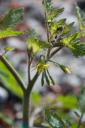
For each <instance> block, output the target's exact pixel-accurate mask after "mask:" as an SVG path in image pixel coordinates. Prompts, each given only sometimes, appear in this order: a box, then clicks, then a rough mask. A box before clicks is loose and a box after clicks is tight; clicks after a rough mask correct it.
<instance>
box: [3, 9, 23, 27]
mask: <svg viewBox="0 0 85 128" xmlns="http://www.w3.org/2000/svg"><path fill="white" fill-rule="evenodd" d="M23 13H24V9H23V8H18V9H11V10H10V11H9V12H8V14H6V15H5V16H4V18H2V20H1V21H0V27H1V28H2V29H6V28H9V27H14V26H15V25H16V24H17V23H20V22H21V21H22V20H23Z"/></svg>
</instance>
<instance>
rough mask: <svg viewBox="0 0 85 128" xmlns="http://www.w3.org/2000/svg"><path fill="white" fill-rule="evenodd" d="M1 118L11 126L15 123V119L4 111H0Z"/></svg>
mask: <svg viewBox="0 0 85 128" xmlns="http://www.w3.org/2000/svg"><path fill="white" fill-rule="evenodd" d="M0 119H1V120H3V121H4V122H5V123H7V124H8V125H11V126H12V125H13V120H12V119H11V118H9V117H8V116H7V115H5V114H4V113H2V112H0Z"/></svg>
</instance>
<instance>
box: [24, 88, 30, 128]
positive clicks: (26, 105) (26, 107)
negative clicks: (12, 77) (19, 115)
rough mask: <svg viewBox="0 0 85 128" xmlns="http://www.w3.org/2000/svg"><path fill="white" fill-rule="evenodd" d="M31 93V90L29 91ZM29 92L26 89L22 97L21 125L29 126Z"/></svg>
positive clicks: (26, 127)
mask: <svg viewBox="0 0 85 128" xmlns="http://www.w3.org/2000/svg"><path fill="white" fill-rule="evenodd" d="M30 93H31V92H30ZM30 93H28V92H27V91H26V92H25V93H24V97H23V125H22V126H23V127H22V128H29V116H30V110H29V108H30Z"/></svg>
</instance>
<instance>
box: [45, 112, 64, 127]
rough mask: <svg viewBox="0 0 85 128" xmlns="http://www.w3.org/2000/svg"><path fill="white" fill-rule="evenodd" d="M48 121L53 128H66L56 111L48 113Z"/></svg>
mask: <svg viewBox="0 0 85 128" xmlns="http://www.w3.org/2000/svg"><path fill="white" fill-rule="evenodd" d="M46 121H47V122H48V124H49V125H50V126H51V127H52V128H65V126H64V123H63V121H62V119H61V118H60V117H59V116H58V115H57V114H56V113H55V112H54V111H48V110H47V111H46Z"/></svg>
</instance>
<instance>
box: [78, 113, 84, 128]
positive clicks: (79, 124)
mask: <svg viewBox="0 0 85 128" xmlns="http://www.w3.org/2000/svg"><path fill="white" fill-rule="evenodd" d="M83 115H84V112H82V113H81V116H80V119H79V122H78V126H77V128H80V126H81V121H82V118H83Z"/></svg>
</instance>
